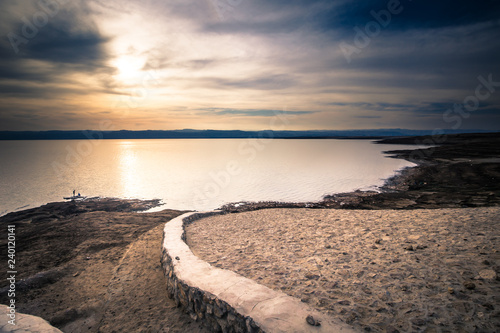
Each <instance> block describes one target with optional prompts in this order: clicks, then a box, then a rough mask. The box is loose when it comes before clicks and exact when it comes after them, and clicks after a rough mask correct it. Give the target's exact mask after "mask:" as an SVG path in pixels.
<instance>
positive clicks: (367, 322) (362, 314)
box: [187, 207, 500, 332]
mask: <svg viewBox="0 0 500 333" xmlns="http://www.w3.org/2000/svg"><path fill="white" fill-rule="evenodd" d="M499 223H500V208H499V207H491V208H466V209H436V210H411V211H408V210H404V211H403V210H400V211H396V210H377V211H369V210H326V209H263V210H258V211H251V212H243V213H236V214H227V215H223V216H214V217H209V218H205V219H202V220H199V221H196V222H195V223H193V224H191V225H189V226H188V227H187V241H188V244H189V245H190V247H191V248H192V249H193V252H194V253H195V254H196V255H197V256H199V257H200V258H202V259H204V260H206V261H208V262H209V263H211V264H212V265H214V266H216V267H220V268H224V269H229V270H232V271H235V272H237V273H239V274H241V275H243V276H245V277H247V278H250V279H253V280H255V281H257V282H259V283H261V284H264V285H266V286H268V287H270V288H272V289H277V290H281V291H283V292H285V293H287V294H289V295H291V296H294V297H297V298H299V299H301V300H302V301H303V302H307V303H308V304H310V305H311V306H313V307H315V308H317V309H318V310H320V311H324V312H326V313H329V314H331V315H334V316H338V317H340V318H341V319H342V320H343V321H345V322H346V323H348V324H350V325H353V326H354V327H355V328H357V329H359V330H360V331H375V332H398V331H399V332H498V331H500V305H499V302H498V300H499V299H500V281H499V278H498V274H499V273H500V253H499V252H498V251H499V250H500V232H499V229H498V225H499Z"/></svg>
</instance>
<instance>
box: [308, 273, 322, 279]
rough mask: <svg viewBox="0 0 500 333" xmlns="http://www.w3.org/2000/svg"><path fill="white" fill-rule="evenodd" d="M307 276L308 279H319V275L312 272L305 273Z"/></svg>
mask: <svg viewBox="0 0 500 333" xmlns="http://www.w3.org/2000/svg"><path fill="white" fill-rule="evenodd" d="M305 278H306V279H308V280H317V279H319V275H317V274H312V273H307V274H306V275H305Z"/></svg>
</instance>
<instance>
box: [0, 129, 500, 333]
mask: <svg viewBox="0 0 500 333" xmlns="http://www.w3.org/2000/svg"><path fill="white" fill-rule="evenodd" d="M451 141H452V140H450V143H449V144H448V145H443V146H439V147H433V148H430V149H432V154H428V153H426V152H422V154H423V156H424V157H425V158H424V159H423V160H422V161H421V163H420V164H419V165H418V166H416V167H412V168H406V169H403V170H402V171H401V173H400V174H397V175H395V176H394V177H391V178H390V179H389V180H388V181H387V182H386V185H385V186H386V189H385V191H384V192H381V193H378V192H375V191H373V192H370V191H367V192H362V191H357V192H350V193H341V194H336V195H332V196H328V197H326V198H325V199H324V200H323V201H320V202H317V203H276V202H270V203H247V204H241V203H233V204H229V205H226V206H224V207H223V209H224V210H225V211H226V212H230V213H234V212H244V211H250V210H262V209H264V208H329V209H330V210H331V212H338V213H340V212H342V214H350V212H353V211H352V210H362V211H365V212H366V213H369V211H370V210H380V211H381V212H383V210H384V209H386V210H394V209H396V210H399V211H400V212H401V214H413V212H415V209H419V208H427V209H428V208H432V209H436V208H460V207H487V206H499V205H500V201H499V198H500V163H499V162H498V161H497V160H495V159H497V158H500V144H498V143H500V135H499V134H497V135H494V136H493V135H492V136H488V138H487V139H486V140H480V139H478V140H475V139H474V140H472V141H470V140H469V139H467V142H451ZM422 151H423V150H422ZM411 152H412V151H393V152H392V153H394V157H396V158H408V157H409V156H410V154H411ZM154 205H158V201H157V200H156V201H155V200H146V201H144V200H125V199H109V198H104V199H99V200H95V201H92V200H89V199H87V200H84V201H80V202H71V201H70V202H56V203H49V204H46V205H43V206H41V207H37V208H30V209H27V210H22V211H17V212H12V213H8V214H6V215H4V216H1V217H0V223H1V224H4V225H7V224H16V226H17V227H16V230H17V234H16V238H17V239H16V245H17V248H16V253H17V254H18V255H19V257H18V259H19V267H18V268H19V272H20V273H19V275H18V276H17V278H18V282H17V284H16V286H18V287H19V291H20V293H19V298H18V299H17V303H16V304H17V305H18V306H19V307H18V311H19V312H22V313H27V314H32V315H36V316H40V317H42V318H44V319H46V320H48V321H49V322H50V323H52V324H53V325H55V326H57V327H58V328H62V329H65V330H67V331H72V332H80V331H86V330H87V328H88V327H90V328H92V330H97V329H98V328H99V327H101V328H102V330H101V331H102V332H112V328H113V326H114V325H115V326H116V325H118V326H120V327H122V328H124V329H125V328H127V325H130V327H135V328H137V329H138V330H141V329H142V330H147V329H148V327H155V329H160V328H162V327H163V328H164V329H165V330H169V331H170V332H200V333H201V332H205V331H204V329H202V328H201V327H200V324H199V323H196V322H194V321H193V320H192V319H191V318H189V316H187V315H185V314H184V313H183V312H182V311H181V310H180V309H178V308H177V307H176V306H175V304H174V303H173V301H172V300H170V299H168V298H167V296H166V294H165V293H163V291H165V290H164V289H165V285H164V283H165V279H164V277H163V275H162V274H163V273H161V268H160V265H159V257H160V253H159V252H160V251H159V250H158V246H157V245H158V244H159V243H160V242H161V235H160V234H161V226H163V225H164V224H165V223H166V222H167V221H169V220H170V219H171V218H173V217H175V216H178V215H180V214H182V213H183V211H175V210H169V209H164V210H162V211H159V212H154V213H140V214H138V212H139V211H144V210H146V209H149V208H150V207H151V206H154ZM335 209H338V210H335ZM316 210H317V211H319V209H316ZM298 211H299V210H297V212H298ZM464 212H465V211H464ZM274 218H275V220H277V219H278V218H277V217H276V216H275V217H274ZM0 249H2V253H3V250H4V249H5V251H6V249H7V244H6V240H5V239H3V240H0ZM146 253H147V258H148V259H147V260H144V255H145V254H146ZM28 258H29V259H28ZM137 270H138V271H137ZM120 272H127V273H126V274H125V273H123V274H124V275H121V274H122V273H120ZM5 274H6V273H5V271H4V272H1V273H0V280H1V281H4V282H3V283H1V284H0V303H2V304H7V302H8V301H9V300H8V298H7V295H6V293H5V291H6V290H5V286H6V279H5ZM134 274H135V275H134ZM132 277H133V279H132V280H136V281H137V283H136V284H135V285H134V284H130V283H129V282H128V281H130V279H131V278H132ZM141 283H142V285H141ZM137 289H139V290H140V293H139V294H137V292H136V291H135V290H137ZM144 289H150V290H152V292H150V293H146V292H143V290H144ZM120 290H121V291H120ZM159 290H161V292H159ZM119 291H120V292H119ZM152 300H153V301H152ZM121 301H124V302H128V304H129V308H123V306H121V305H120V304H121V303H120V302H121ZM151 302H153V303H154V304H156V305H155V308H154V309H153V308H145V307H144V304H149V303H151ZM85 304H86V305H85ZM130 311H139V312H137V313H141V315H137V314H134V313H132V312H130ZM137 318H141V319H140V321H139V322H138V320H137ZM164 318H169V319H164ZM137 325H139V326H137ZM141 325H142V326H141Z"/></svg>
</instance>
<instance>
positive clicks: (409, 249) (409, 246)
mask: <svg viewBox="0 0 500 333" xmlns="http://www.w3.org/2000/svg"><path fill="white" fill-rule="evenodd" d="M403 249H405V250H406V251H415V249H414V248H413V245H407V246H405V247H403Z"/></svg>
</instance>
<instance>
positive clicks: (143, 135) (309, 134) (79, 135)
mask: <svg viewBox="0 0 500 333" xmlns="http://www.w3.org/2000/svg"><path fill="white" fill-rule="evenodd" d="M486 132H489V131H483V130H444V133H446V134H457V133H486ZM432 134H433V131H432V130H408V129H400V128H395V129H366V130H339V131H333V130H317V131H271V130H268V131H239V130H232V131H223V130H194V129H183V130H171V131H152V130H148V131H125V130H122V131H94V130H82V131H0V140H85V139H244V138H275V139H327V138H339V139H343V138H344V139H348V138H351V139H352V138H366V139H368V138H384V137H398V136H421V135H432Z"/></svg>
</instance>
